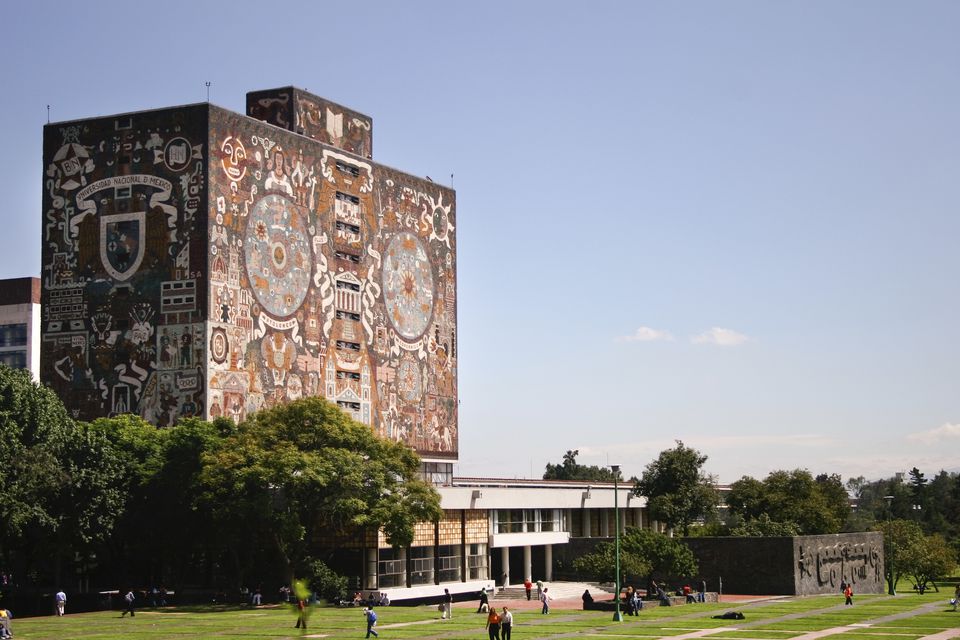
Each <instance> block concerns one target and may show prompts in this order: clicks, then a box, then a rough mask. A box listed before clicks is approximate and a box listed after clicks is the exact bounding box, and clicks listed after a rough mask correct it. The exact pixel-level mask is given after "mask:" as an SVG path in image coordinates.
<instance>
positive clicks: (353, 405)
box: [337, 400, 360, 411]
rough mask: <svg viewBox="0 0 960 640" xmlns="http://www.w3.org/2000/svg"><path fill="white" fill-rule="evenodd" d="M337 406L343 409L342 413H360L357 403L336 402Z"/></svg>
mask: <svg viewBox="0 0 960 640" xmlns="http://www.w3.org/2000/svg"><path fill="white" fill-rule="evenodd" d="M337 406H338V407H340V408H341V409H343V410H344V411H360V403H359V402H347V401H345V400H337Z"/></svg>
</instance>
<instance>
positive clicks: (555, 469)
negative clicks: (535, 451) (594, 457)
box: [543, 449, 623, 482]
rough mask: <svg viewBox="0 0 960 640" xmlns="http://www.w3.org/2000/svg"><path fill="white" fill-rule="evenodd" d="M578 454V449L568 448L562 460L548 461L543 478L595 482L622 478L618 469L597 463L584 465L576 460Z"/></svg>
mask: <svg viewBox="0 0 960 640" xmlns="http://www.w3.org/2000/svg"><path fill="white" fill-rule="evenodd" d="M578 455H580V450H579V449H574V450H572V451H570V450H568V451H567V452H566V453H565V454H563V462H561V463H559V464H553V463H550V462H548V463H547V468H546V471H544V472H543V479H544V480H588V481H596V482H613V481H614V477H616V479H617V480H623V476H622V475H621V473H620V471H619V470H618V471H617V472H616V473H614V471H613V470H611V469H608V468H607V467H598V466H597V465H585V464H580V463H578V462H577V456H578Z"/></svg>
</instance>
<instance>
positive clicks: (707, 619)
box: [13, 593, 960, 640]
mask: <svg viewBox="0 0 960 640" xmlns="http://www.w3.org/2000/svg"><path fill="white" fill-rule="evenodd" d="M940 603H943V606H939V605H940ZM842 605H843V601H842V598H840V597H838V596H833V595H831V596H817V597H810V598H789V599H777V600H770V601H763V602H756V603H750V604H731V603H722V604H718V605H696V606H692V605H691V606H677V607H650V606H648V607H646V608H644V610H643V612H642V613H641V615H640V616H639V617H629V616H628V617H625V618H624V622H623V623H614V622H613V621H612V620H611V614H610V613H608V612H597V611H591V612H584V611H578V610H564V609H553V610H552V611H551V614H550V615H549V616H541V615H540V613H539V610H538V609H535V608H531V609H523V610H519V611H515V612H514V616H515V620H514V630H513V635H514V637H515V638H517V640H533V639H534V638H552V637H570V636H576V637H582V638H610V639H613V638H618V637H619V638H630V637H636V638H638V639H643V638H671V637H676V636H684V635H687V634H689V633H691V632H697V631H708V632H709V630H711V629H718V628H721V627H723V628H727V629H729V628H731V627H733V628H734V629H733V630H727V631H717V632H716V633H707V634H706V635H703V637H707V638H717V639H724V640H728V639H729V640H738V639H743V640H781V639H782V640H790V638H794V637H797V636H800V635H802V634H804V633H807V632H811V631H819V630H824V629H831V630H833V629H836V634H835V635H834V636H833V638H832V640H919V639H920V638H922V637H924V636H927V635H932V634H934V633H939V632H941V631H944V630H947V629H953V630H955V631H956V633H955V637H957V638H960V612H958V613H952V612H949V611H947V610H946V609H947V608H948V607H947V606H946V599H945V598H944V597H943V594H942V593H940V594H936V593H934V594H932V595H931V594H925V595H924V596H919V595H916V594H905V595H900V596H897V597H895V598H891V597H887V596H858V597H857V598H856V603H855V605H854V606H853V607H844V606H842ZM928 605H930V606H928ZM730 609H736V610H738V611H742V612H743V613H744V615H745V616H746V619H745V620H715V619H713V618H712V617H711V616H712V615H715V614H717V613H721V612H723V611H726V610H730ZM904 613H906V614H908V617H905V618H902V619H896V620H888V621H882V620H878V619H880V618H883V617H886V616H891V615H895V614H904ZM378 615H379V622H378V625H377V628H378V629H379V631H380V634H381V637H383V638H387V639H390V638H400V639H403V638H417V639H418V640H420V639H424V640H461V639H463V640H466V639H470V640H480V639H483V638H486V633H485V632H484V630H483V623H484V620H485V618H484V616H483V615H478V614H476V613H474V612H473V610H472V609H466V608H455V609H454V618H453V620H445V621H441V620H439V614H438V613H437V611H436V609H435V608H434V607H417V608H407V607H388V608H384V609H378ZM295 620H296V616H295V614H294V613H293V611H291V610H290V609H278V608H264V609H256V610H251V609H225V608H215V607H190V608H189V609H188V608H184V609H180V610H177V609H164V610H156V611H154V610H149V609H144V610H141V611H140V612H138V613H137V617H136V618H133V619H131V618H121V617H120V614H119V612H98V613H85V614H75V615H67V616H65V617H63V618H57V617H43V618H26V619H15V620H14V621H13V630H14V634H15V637H16V638H17V640H23V639H27V640H68V639H71V638H78V639H85V640H121V639H123V640H127V639H132V640H154V639H157V640H159V639H161V638H162V639H171V638H173V639H185V638H218V639H220V638H222V639H230V638H248V639H249V638H277V639H280V638H291V639H292V638H302V637H304V636H312V635H314V634H322V637H327V638H333V639H339V638H362V637H363V636H364V632H365V623H364V617H363V613H362V609H353V608H349V609H333V608H318V609H314V610H313V612H312V615H311V617H310V623H309V629H308V631H307V632H306V633H303V632H301V631H300V630H297V629H294V622H295ZM874 620H876V622H875V623H874V622H872V621H874ZM849 625H869V626H849ZM318 637H320V636H318Z"/></svg>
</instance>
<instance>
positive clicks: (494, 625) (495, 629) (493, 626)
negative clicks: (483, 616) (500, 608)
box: [487, 607, 500, 640]
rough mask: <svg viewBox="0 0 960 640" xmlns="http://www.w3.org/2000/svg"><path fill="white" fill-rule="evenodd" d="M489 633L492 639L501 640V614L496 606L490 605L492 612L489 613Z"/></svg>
mask: <svg viewBox="0 0 960 640" xmlns="http://www.w3.org/2000/svg"><path fill="white" fill-rule="evenodd" d="M487 635H488V636H489V637H490V640H500V614H498V613H497V608H496V607H490V613H488V614H487Z"/></svg>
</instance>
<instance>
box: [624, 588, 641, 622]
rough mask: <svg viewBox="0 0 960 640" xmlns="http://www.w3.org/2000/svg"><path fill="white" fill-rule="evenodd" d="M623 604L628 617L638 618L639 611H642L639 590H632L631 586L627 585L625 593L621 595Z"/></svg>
mask: <svg viewBox="0 0 960 640" xmlns="http://www.w3.org/2000/svg"><path fill="white" fill-rule="evenodd" d="M623 604H624V609H626V611H627V615H628V616H639V615H640V610H641V609H643V599H642V598H641V597H640V590H639V589H634V588H633V585H632V584H631V585H628V586H627V589H626V591H624V593H623Z"/></svg>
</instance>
